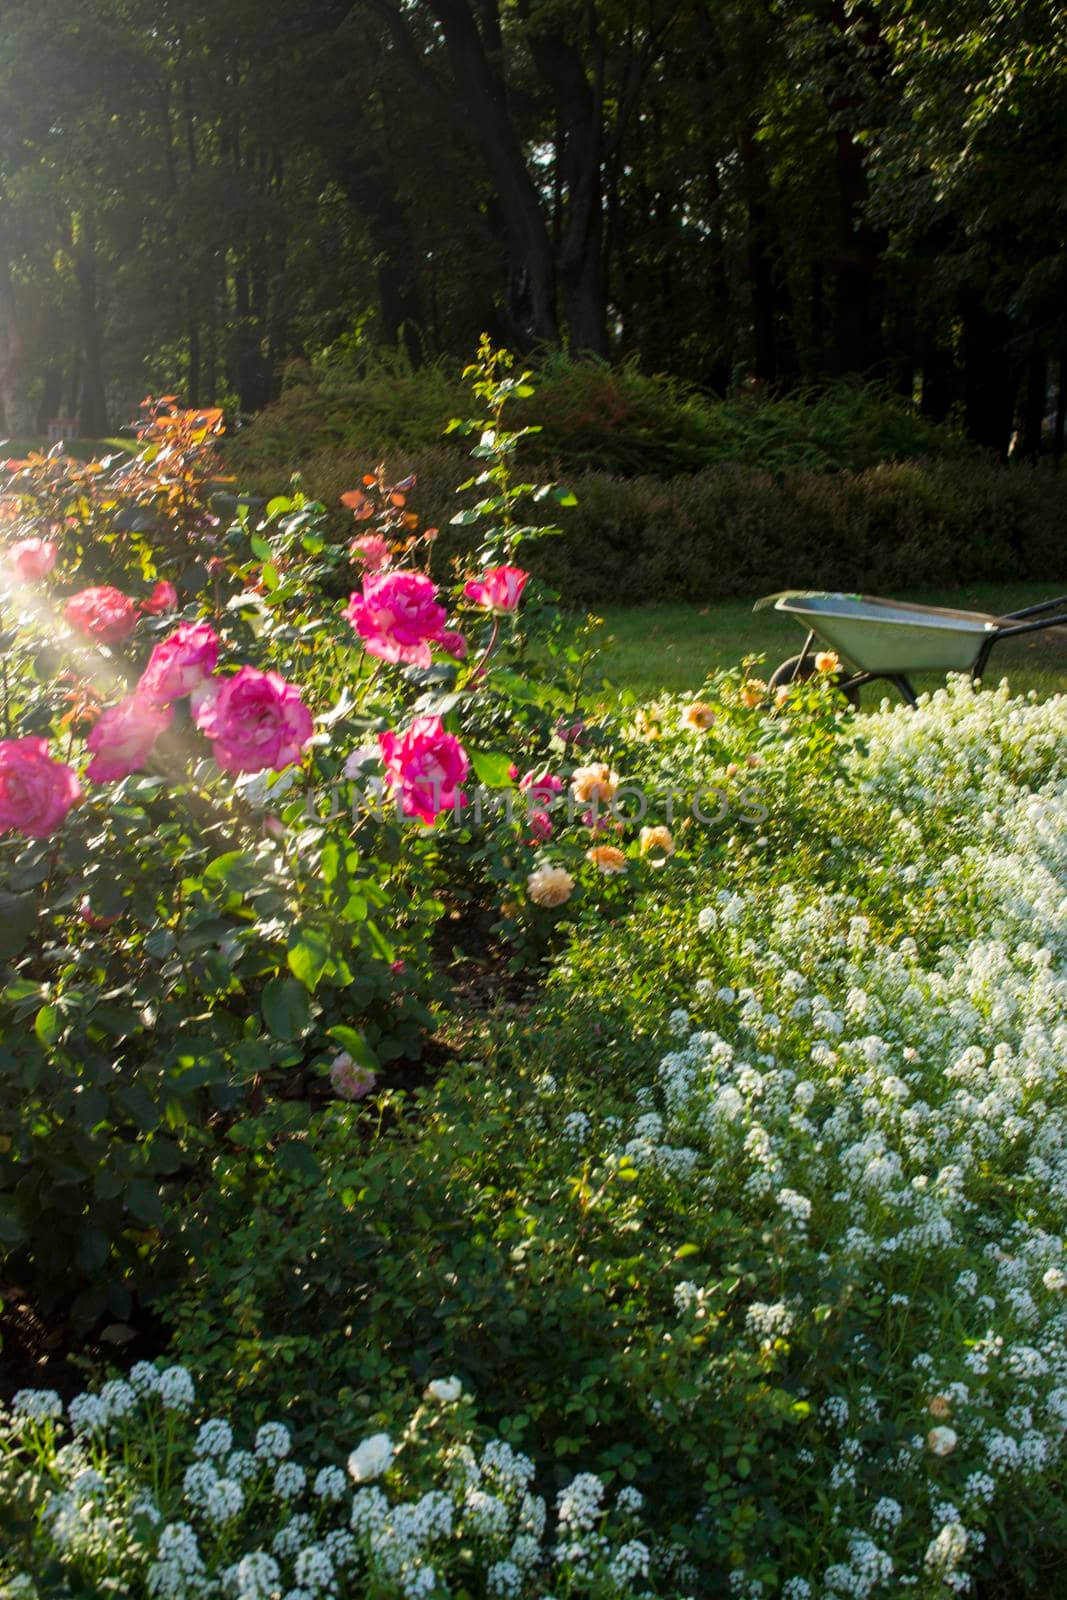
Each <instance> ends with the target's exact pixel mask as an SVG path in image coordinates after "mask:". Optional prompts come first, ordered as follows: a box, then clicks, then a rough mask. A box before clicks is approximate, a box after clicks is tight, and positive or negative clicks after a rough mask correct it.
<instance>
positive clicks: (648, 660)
mask: <svg viewBox="0 0 1067 1600" xmlns="http://www.w3.org/2000/svg"><path fill="white" fill-rule="evenodd" d="M1065 588H1067V580H1065V583H1064V584H1063V585H1061V586H1060V587H1059V588H1057V587H1056V586H1055V585H1049V584H1033V583H1030V584H1027V583H1020V584H1011V585H996V584H976V585H973V586H972V587H969V588H964V589H956V590H947V589H940V590H929V589H923V590H913V591H909V592H907V593H904V594H901V595H899V596H894V598H899V599H903V600H913V601H919V602H921V603H922V604H924V605H935V606H952V607H956V608H959V609H961V610H968V611H986V612H990V613H992V614H994V615H1004V614H1005V613H1007V612H1009V611H1019V610H1021V609H1022V608H1023V607H1024V606H1031V605H1036V604H1037V603H1038V602H1039V601H1042V600H1052V599H1055V598H1056V596H1057V595H1058V594H1060V593H1062V592H1063V591H1064V589H1065ZM755 599H756V596H753V600H755ZM604 622H605V634H606V637H605V642H604V654H603V664H604V669H605V672H606V674H607V676H608V678H609V679H610V681H611V683H612V685H613V686H614V687H615V688H616V689H617V690H620V691H621V690H625V689H630V690H632V692H633V693H634V694H635V695H636V696H637V698H638V699H639V700H644V699H648V698H650V697H652V696H655V695H656V694H659V693H663V692H664V691H667V692H669V693H675V694H676V693H682V692H684V691H686V690H690V689H693V690H695V689H698V688H699V687H700V685H701V684H702V683H703V681H704V679H705V677H706V676H707V675H708V673H710V672H713V671H714V670H715V669H716V668H718V667H724V666H732V665H733V664H734V663H736V662H738V661H740V660H741V658H742V657H743V656H746V655H760V654H761V655H763V656H764V657H765V658H766V661H765V670H766V672H767V673H770V672H773V670H774V668H775V667H776V666H777V665H778V664H779V662H781V661H784V660H785V659H786V657H788V656H791V655H795V654H796V652H797V651H798V650H799V649H800V647H801V645H802V644H803V643H804V634H803V633H802V631H801V629H800V627H799V626H798V625H797V623H796V622H794V621H792V620H791V619H790V618H788V617H785V616H783V615H781V613H779V612H776V611H774V610H773V609H772V610H768V611H757V612H755V613H754V612H753V610H752V601H747V600H745V601H741V600H728V601H723V602H722V603H720V604H717V605H709V606H681V605H662V606H656V605H653V606H631V607H625V608H620V609H616V610H608V611H605V612H604ZM1005 677H1006V678H1007V679H1008V681H1009V683H1010V684H1011V686H1012V689H1013V690H1015V691H1017V692H1028V691H1029V690H1031V689H1033V690H1034V691H1036V693H1037V695H1038V696H1039V698H1041V699H1046V698H1048V697H1049V696H1050V695H1053V694H1061V693H1067V627H1065V628H1061V629H1059V630H1058V632H1055V631H1054V632H1050V633H1043V634H1034V635H1031V636H1030V637H1029V638H1023V639H1018V640H1013V641H1010V642H1007V643H1005V644H1003V645H998V646H996V648H995V649H994V652H993V655H992V657H991V659H990V671H989V673H987V678H988V679H989V681H991V682H994V683H999V682H1000V680H1001V678H1005ZM943 681H944V680H943V679H942V678H941V677H939V676H938V675H937V674H936V673H919V674H918V675H917V676H916V678H915V679H914V683H915V686H916V688H917V689H934V688H936V687H937V686H938V684H940V683H941V682H943ZM887 693H888V694H890V695H894V694H895V691H894V690H892V689H890V688H888V686H887V685H881V684H879V685H872V686H871V687H870V688H869V689H867V690H866V691H865V696H864V702H863V703H864V705H871V704H873V705H876V704H877V703H878V701H879V700H881V699H882V697H883V695H884V694H887Z"/></svg>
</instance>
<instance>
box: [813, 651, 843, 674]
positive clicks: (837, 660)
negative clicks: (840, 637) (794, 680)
mask: <svg viewBox="0 0 1067 1600" xmlns="http://www.w3.org/2000/svg"><path fill="white" fill-rule="evenodd" d="M840 665H841V657H840V656H839V655H838V654H837V652H836V650H820V651H818V652H817V654H816V656H815V670H816V672H836V671H837V669H838V668H839V667H840Z"/></svg>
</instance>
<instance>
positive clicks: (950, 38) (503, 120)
mask: <svg viewBox="0 0 1067 1600" xmlns="http://www.w3.org/2000/svg"><path fill="white" fill-rule="evenodd" d="M1065 45H1067V22H1065V17H1064V13H1063V12H1062V11H1061V10H1060V9H1059V8H1057V7H1052V6H1048V5H1047V4H1045V3H1042V0H1018V3H1009V0H999V3H996V4H993V5H990V4H988V3H986V0H983V3H981V4H980V3H979V0H927V3H924V4H922V5H921V6H917V5H915V4H913V3H912V0H809V3H806V4H795V3H790V0H726V3H721V0H714V3H713V0H256V3H255V4H252V3H251V0H231V3H229V4H228V5H227V6H225V7H218V6H209V5H207V4H206V3H204V0H32V3H30V0H8V4H7V5H6V7H5V27H4V31H3V35H2V37H0V429H2V430H3V431H4V432H6V433H8V434H20V433H25V432H27V431H39V430H41V429H43V427H44V426H45V425H46V424H47V422H48V421H49V420H50V419H52V418H55V417H70V418H73V419H76V421H77V424H78V426H79V427H80V429H81V430H82V431H83V432H85V433H89V434H101V433H104V432H105V431H106V430H107V428H108V426H109V425H112V426H113V425H114V424H115V423H116V422H121V421H123V420H125V416H126V414H127V412H128V411H129V409H130V407H131V406H132V405H134V404H135V403H136V401H137V400H138V399H140V397H141V394H142V393H143V392H144V391H145V390H146V389H154V390H157V391H158V389H160V388H166V389H177V390H180V391H181V392H182V394H183V395H184V396H185V397H186V398H188V399H189V400H190V401H192V402H193V403H196V404H199V403H204V402H207V401H209V400H210V401H214V400H219V401H222V402H224V403H227V404H229V405H232V406H236V407H239V408H240V409H242V410H244V411H252V410H255V409H257V408H258V407H260V406H262V405H263V404H264V403H265V402H266V401H268V400H269V399H270V398H271V397H272V396H273V395H274V394H275V393H276V392H277V389H278V386H279V384H280V383H281V381H282V375H283V372H284V367H285V363H286V361H287V360H289V359H291V358H293V357H299V356H303V357H314V356H315V355H316V354H317V353H319V352H320V351H321V350H322V349H323V348H324V347H327V346H337V345H338V344H339V343H342V342H347V344H348V345H349V347H350V348H352V349H353V350H354V351H356V352H358V351H360V350H362V349H371V348H374V347H376V346H383V345H385V346H399V347H400V348H401V349H402V350H403V351H404V352H406V354H407V355H408V356H409V357H410V358H411V360H413V361H414V362H419V361H422V360H425V359H429V358H433V357H436V356H439V355H453V354H455V355H460V354H462V353H465V352H466V351H468V350H469V349H470V347H471V345H472V343H473V341H474V339H475V338H476V336H477V333H478V332H479V330H481V329H482V328H486V329H489V330H490V332H491V333H492V334H493V336H494V337H495V338H497V339H498V340H500V341H506V342H508V343H510V344H512V345H514V346H517V347H519V348H522V349H523V350H527V351H529V350H533V349H535V348H536V347H538V346H547V347H556V346H560V345H563V346H565V347H567V348H569V349H570V350H571V351H572V352H574V353H576V354H583V353H588V354H591V355H594V356H599V357H607V358H616V357H630V356H633V357H636V358H638V359H639V360H640V362H641V363H642V364H643V365H645V366H646V367H647V368H649V369H650V370H665V371H670V372H672V373H675V374H678V375H679V376H682V377H684V378H686V379H688V380H691V381H693V382H696V383H699V384H701V385H704V386H706V387H708V388H709V389H712V390H716V391H718V392H726V391H728V390H730V389H737V388H742V387H744V386H746V385H752V384H756V385H761V386H774V387H780V388H788V387H796V386H799V385H802V384H809V383H813V382H814V383H817V382H819V381H820V380H823V379H825V378H827V377H830V376H840V375H842V374H856V375H858V376H861V377H865V378H874V379H879V380H882V381H885V382H887V383H889V384H891V385H892V386H893V387H894V388H896V389H898V390H899V391H900V392H902V393H906V394H909V395H911V394H916V395H917V396H919V397H920V398H921V402H922V405H923V408H924V410H926V411H927V413H928V414H929V415H931V416H935V417H943V416H946V415H948V414H949V413H950V412H951V413H954V414H956V415H958V416H959V417H960V418H961V420H963V421H965V423H966V426H967V429H968V431H969V432H970V433H971V435H972V437H974V438H976V439H978V440H980V441H981V442H983V443H986V444H989V445H991V446H993V447H995V448H997V449H999V450H1001V451H1003V450H1004V449H1005V447H1006V444H1007V440H1008V437H1009V435H1010V433H1011V431H1012V428H1013V425H1014V419H1015V416H1016V413H1017V412H1018V411H1021V413H1022V415H1023V417H1024V434H1025V443H1026V445H1027V447H1028V448H1030V449H1036V448H1037V446H1038V444H1039V443H1040V436H1041V422H1042V416H1043V413H1044V410H1045V408H1046V395H1047V392H1048V376H1049V373H1050V370H1051V368H1052V366H1053V364H1054V363H1059V365H1060V368H1061V370H1062V367H1063V364H1064V352H1065V348H1067V311H1065V309H1064V308H1065V305H1067V293H1065V291H1067V265H1065V262H1067V257H1065V253H1064V247H1065V244H1067V238H1065V235H1067V137H1065V130H1067V75H1065V69H1064V66H1063V62H1064V60H1067V52H1065V48H1064V47H1065ZM1063 388H1064V385H1063V384H1061V385H1060V391H1061V395H1062V391H1063ZM1062 427H1063V410H1062V399H1061V402H1060V415H1059V429H1060V434H1061V436H1062Z"/></svg>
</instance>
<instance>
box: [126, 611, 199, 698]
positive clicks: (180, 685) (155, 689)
mask: <svg viewBox="0 0 1067 1600" xmlns="http://www.w3.org/2000/svg"><path fill="white" fill-rule="evenodd" d="M218 659H219V636H218V634H217V633H216V632H215V630H214V628H213V627H211V625H210V623H207V622H181V623H179V624H178V626H177V627H176V628H175V630H174V632H173V633H169V634H168V635H167V637H166V638H165V639H164V640H162V642H161V643H160V644H157V645H156V647H155V649H154V650H153V651H152V654H151V655H150V656H149V658H148V665H147V667H145V669H144V671H143V672H142V674H141V681H140V682H139V683H138V685H137V693H138V694H139V695H140V697H141V699H142V700H150V701H151V702H152V704H153V705H157V706H162V705H169V704H170V702H171V701H172V700H180V699H181V698H182V697H183V695H187V694H192V692H193V690H194V689H198V688H199V687H200V685H201V684H202V683H203V682H204V680H205V678H210V676H211V674H212V673H213V672H214V670H215V663H216V661H217V660H218Z"/></svg>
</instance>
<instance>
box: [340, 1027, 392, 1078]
mask: <svg viewBox="0 0 1067 1600" xmlns="http://www.w3.org/2000/svg"><path fill="white" fill-rule="evenodd" d="M328 1032H329V1036H330V1038H331V1039H336V1041H337V1043H338V1044H339V1045H340V1046H341V1049H342V1050H346V1051H347V1052H348V1054H349V1055H350V1056H351V1057H352V1060H353V1061H355V1062H357V1063H358V1065H359V1066H361V1067H366V1068H367V1069H368V1070H369V1071H370V1072H377V1070H378V1068H379V1066H380V1062H379V1060H378V1057H377V1056H376V1055H375V1054H374V1051H373V1050H372V1049H371V1047H370V1045H369V1044H368V1043H367V1041H366V1039H365V1038H364V1037H363V1035H362V1034H361V1033H360V1032H359V1030H358V1028H348V1027H346V1026H345V1025H344V1024H343V1023H338V1025H337V1026H336V1027H335V1028H330V1029H329V1030H328Z"/></svg>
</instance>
